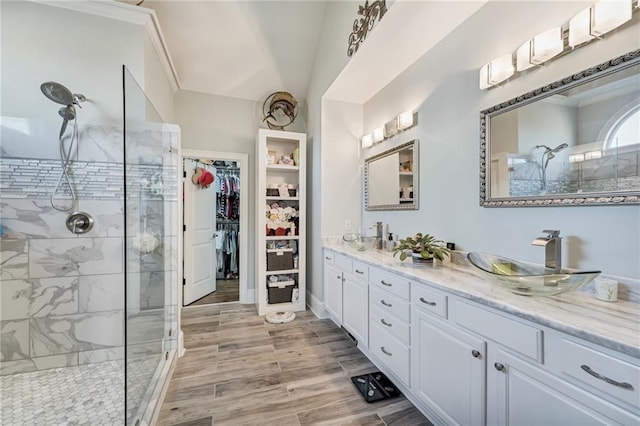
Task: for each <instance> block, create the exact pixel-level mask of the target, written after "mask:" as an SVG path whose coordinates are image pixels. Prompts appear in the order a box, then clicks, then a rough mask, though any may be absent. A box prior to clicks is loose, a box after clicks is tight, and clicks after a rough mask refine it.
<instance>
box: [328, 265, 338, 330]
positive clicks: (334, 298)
mask: <svg viewBox="0 0 640 426" xmlns="http://www.w3.org/2000/svg"><path fill="white" fill-rule="evenodd" d="M324 289H325V290H324V294H325V298H324V300H326V305H325V309H326V310H327V312H328V313H329V315H330V316H331V319H332V320H333V322H335V323H336V324H337V325H339V326H340V325H342V271H340V270H339V269H338V268H336V267H335V266H332V265H331V264H328V263H326V262H325V264H324Z"/></svg>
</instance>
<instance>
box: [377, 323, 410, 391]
mask: <svg viewBox="0 0 640 426" xmlns="http://www.w3.org/2000/svg"><path fill="white" fill-rule="evenodd" d="M381 327H384V326H382V325H381V326H378V325H377V324H372V325H371V336H370V338H369V349H370V350H371V351H372V352H373V353H374V354H375V355H376V356H377V357H378V359H380V360H381V361H382V362H384V364H385V365H386V366H387V367H389V369H390V370H391V372H392V373H393V374H395V375H396V376H397V377H398V378H399V379H400V380H402V381H403V382H404V383H405V384H406V385H410V383H409V348H408V347H407V346H406V345H404V344H402V343H401V342H400V341H399V340H398V339H396V338H395V337H393V336H392V335H391V334H389V333H387V332H386V331H385V330H384V329H382V328H381Z"/></svg>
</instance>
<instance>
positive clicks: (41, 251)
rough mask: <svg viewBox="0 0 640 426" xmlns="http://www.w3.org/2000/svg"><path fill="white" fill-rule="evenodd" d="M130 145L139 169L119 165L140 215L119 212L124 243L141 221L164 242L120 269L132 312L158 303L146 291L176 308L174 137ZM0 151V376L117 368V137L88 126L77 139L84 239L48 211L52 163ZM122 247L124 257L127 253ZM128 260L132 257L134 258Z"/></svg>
mask: <svg viewBox="0 0 640 426" xmlns="http://www.w3.org/2000/svg"><path fill="white" fill-rule="evenodd" d="M167 135H168V136H169V137H167ZM128 137H129V140H130V141H132V142H131V143H135V144H136V153H137V158H136V162H137V163H138V164H128V165H127V168H128V176H131V178H130V179H129V178H128V179H127V195H128V198H127V203H128V205H129V202H130V199H131V200H134V201H131V205H133V206H139V207H140V208H143V209H144V212H143V213H144V214H141V213H139V212H138V211H137V210H136V209H131V208H128V209H127V210H128V212H127V214H128V217H127V226H128V229H127V236H132V237H134V236H135V235H136V233H138V232H140V230H141V229H142V227H143V224H142V219H141V217H143V216H145V217H146V220H145V221H144V223H145V224H146V227H147V228H148V229H153V231H154V235H156V236H158V237H159V239H160V240H161V241H162V242H163V244H160V246H159V247H158V248H157V249H156V250H154V251H153V252H152V253H148V254H145V256H144V258H145V261H144V262H137V261H135V262H134V261H131V262H130V264H129V265H127V266H128V267H127V271H128V273H129V274H131V275H136V280H135V281H136V282H137V283H138V284H139V289H136V297H135V298H134V299H135V300H136V301H139V302H140V303H139V305H138V308H141V309H145V306H147V307H148V306H151V305H153V303H154V301H153V296H152V295H154V294H158V293H159V291H157V289H156V291H151V289H152V288H153V287H154V286H156V287H157V286H162V287H163V288H162V290H163V291H165V293H166V292H167V291H168V292H169V293H166V294H165V295H163V298H172V299H169V300H176V299H177V294H176V293H177V284H176V283H177V272H176V271H177V261H176V260H175V258H176V256H177V254H176V246H177V229H176V228H177V226H176V223H175V220H173V219H174V218H175V217H176V215H177V179H176V176H177V175H176V170H177V164H178V160H177V154H176V153H177V144H178V142H177V141H178V136H177V133H176V134H168V132H166V131H158V130H155V131H149V130H148V131H144V132H132V133H131V134H128ZM159 144H160V145H159ZM3 145H4V146H3V153H4V155H5V156H3V157H2V162H1V164H0V178H1V179H0V182H1V183H0V191H1V193H2V199H1V201H0V209H1V210H0V211H1V212H2V214H1V216H0V217H1V219H0V220H1V222H0V264H1V265H2V269H1V271H0V307H1V314H0V333H1V338H2V345H1V348H0V361H1V363H0V374H2V375H6V374H13V373H20V372H27V371H34V370H42V369H47V368H55V367H65V366H74V365H79V364H88V363H94V362H102V361H107V360H113V359H121V358H123V357H124V333H123V329H124V321H125V311H124V308H125V306H124V304H125V295H124V282H125V281H124V271H125V268H124V259H125V253H124V247H125V244H124V243H125V241H124V238H125V232H124V202H125V200H124V191H123V188H124V176H123V148H122V131H121V130H119V129H117V128H112V127H104V126H87V127H85V128H84V129H83V130H82V132H81V136H80V143H79V146H78V153H77V160H75V161H74V162H73V165H72V170H73V174H72V180H73V182H74V185H75V187H76V189H77V193H78V200H79V201H78V210H80V211H85V212H88V213H90V214H91V215H92V216H93V217H94V219H95V226H94V227H93V229H92V230H91V231H89V232H88V233H86V234H83V235H74V234H72V233H70V232H69V231H68V230H67V228H66V226H65V219H66V217H67V213H65V212H59V211H57V210H54V209H53V208H52V207H51V205H50V202H49V197H50V195H51V192H52V191H53V187H54V185H55V183H56V181H57V179H58V176H59V173H60V170H61V169H60V164H59V162H57V161H52V160H48V159H38V158H11V157H7V156H6V154H7V152H8V151H10V145H11V141H5V140H3ZM159 146H162V153H163V154H162V155H160V154H159V152H160V148H159ZM138 147H139V148H138ZM5 148H8V149H7V150H5ZM128 162H129V163H132V161H130V160H128ZM128 240H129V241H127V244H126V247H127V248H128V249H127V250H133V249H129V247H132V244H131V243H130V239H128ZM127 259H139V256H137V255H134V254H133V253H132V254H131V255H130V256H127ZM158 276H160V277H161V279H160V280H158V279H157V277H158ZM168 284H172V285H168ZM173 288H175V290H174V289H173ZM163 302H165V300H163ZM174 303H175V302H174Z"/></svg>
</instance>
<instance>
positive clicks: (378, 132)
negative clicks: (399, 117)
mask: <svg viewBox="0 0 640 426" xmlns="http://www.w3.org/2000/svg"><path fill="white" fill-rule="evenodd" d="M372 137H373V143H379V142H382V141H383V140H384V129H383V128H382V127H378V128H376V129H373V134H372Z"/></svg>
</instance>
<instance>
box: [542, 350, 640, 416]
mask: <svg viewBox="0 0 640 426" xmlns="http://www.w3.org/2000/svg"><path fill="white" fill-rule="evenodd" d="M554 356H555V357H556V358H557V359H561V360H562V361H561V363H560V365H561V369H562V373H563V374H566V375H567V376H569V377H572V378H574V379H576V380H579V381H580V382H582V383H586V384H587V385H589V386H591V387H593V388H596V389H598V390H600V391H602V392H604V393H606V394H608V395H611V396H612V397H614V398H616V399H619V400H621V401H624V402H626V403H628V404H631V406H632V407H638V406H640V366H638V365H633V364H630V363H628V362H626V361H623V360H621V359H618V358H615V357H613V356H611V355H608V354H605V353H603V352H600V351H598V350H596V349H592V348H588V347H586V346H583V345H580V344H578V343H576V342H572V341H570V340H567V339H561V340H560V344H559V345H558V346H557V347H556V353H555V354H554Z"/></svg>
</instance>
